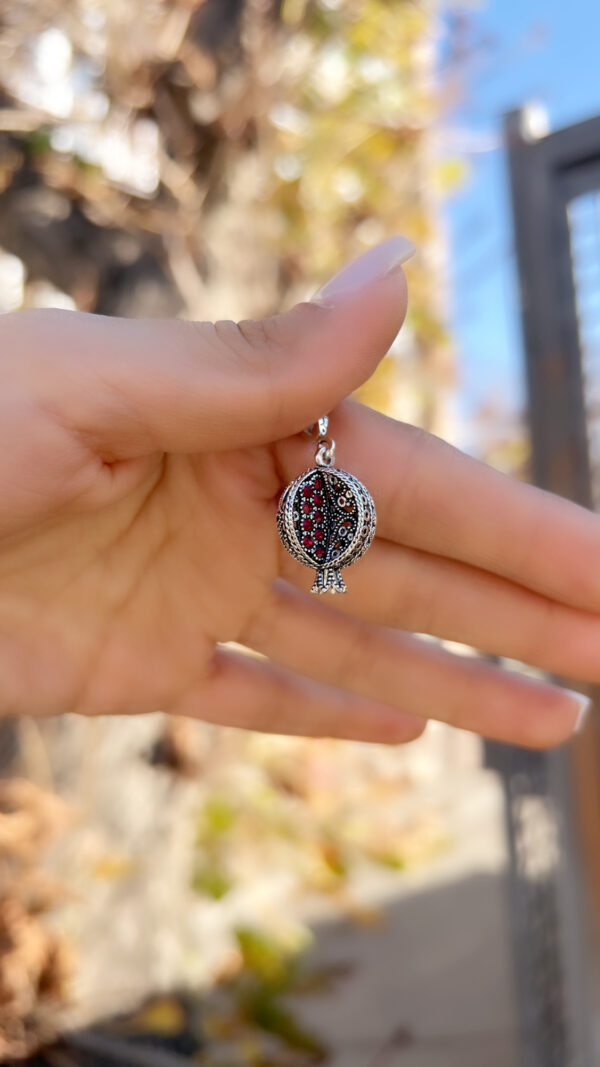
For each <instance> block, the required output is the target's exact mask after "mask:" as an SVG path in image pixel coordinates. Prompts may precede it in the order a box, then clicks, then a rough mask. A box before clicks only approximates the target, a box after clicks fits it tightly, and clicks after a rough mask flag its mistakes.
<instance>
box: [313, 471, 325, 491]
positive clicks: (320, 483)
mask: <svg viewBox="0 0 600 1067" xmlns="http://www.w3.org/2000/svg"><path fill="white" fill-rule="evenodd" d="M313 485H314V487H315V489H322V488H323V479H322V478H321V475H320V474H317V477H316V478H315V480H314V482H313Z"/></svg>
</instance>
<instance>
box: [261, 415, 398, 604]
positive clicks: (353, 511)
mask: <svg viewBox="0 0 600 1067" xmlns="http://www.w3.org/2000/svg"><path fill="white" fill-rule="evenodd" d="M328 423H329V420H328V418H327V416H325V417H324V418H322V419H319V423H318V430H319V436H318V440H317V451H316V455H315V463H316V466H315V467H311V468H310V469H309V470H307V471H305V472H304V474H301V475H300V476H299V477H298V478H296V479H295V481H293V482H290V484H289V485H288V486H287V488H286V489H285V490H284V492H283V495H282V497H281V500H280V501H279V509H278V511H277V529H278V530H279V536H280V538H281V541H282V544H283V546H284V548H285V549H287V551H288V552H289V553H290V555H291V556H293V557H294V559H297V560H298V561H299V562H300V563H303V564H304V565H305V567H313V568H314V570H315V571H316V576H315V580H314V583H313V587H312V589H311V593H345V592H346V584H345V582H344V580H343V578H342V575H341V570H342V568H343V567H349V566H350V565H351V564H352V563H356V560H357V559H360V558H361V556H364V554H365V552H366V551H367V549H368V548H369V545H370V544H371V542H372V541H373V538H374V537H375V527H376V525H377V515H376V513H375V504H374V503H373V498H372V497H371V494H370V493H369V491H368V489H366V488H365V486H364V485H363V484H362V482H359V480H358V478H355V477H354V475H353V474H349V473H348V471H343V470H339V468H337V467H334V466H333V460H334V456H335V441H333V440H331V438H329V437H327V436H326V434H327V427H328ZM312 430H313V428H312V427H311V428H310V430H308V431H307V433H312Z"/></svg>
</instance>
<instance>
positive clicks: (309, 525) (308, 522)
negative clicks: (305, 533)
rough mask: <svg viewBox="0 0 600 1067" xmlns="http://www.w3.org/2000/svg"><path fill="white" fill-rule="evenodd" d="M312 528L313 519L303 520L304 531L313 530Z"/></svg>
mask: <svg viewBox="0 0 600 1067" xmlns="http://www.w3.org/2000/svg"><path fill="white" fill-rule="evenodd" d="M312 528H313V524H312V519H302V529H303V530H312Z"/></svg>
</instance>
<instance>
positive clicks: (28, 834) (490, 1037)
mask: <svg viewBox="0 0 600 1067" xmlns="http://www.w3.org/2000/svg"><path fill="white" fill-rule="evenodd" d="M599 31H600V10H599V9H598V8H597V5H596V4H595V3H594V2H593V0H574V2H572V3H571V4H569V5H564V4H562V3H559V2H558V0H530V2H529V3H527V4H523V3H519V2H518V0H481V2H480V3H479V2H466V0H465V2H463V3H450V2H448V3H445V2H443V0H38V2H28V0H12V2H11V0H4V3H3V4H2V5H1V6H0V310H1V311H2V312H9V311H11V310H14V309H16V308H20V307H60V308H78V309H80V310H85V311H94V312H99V313H102V314H106V315H128V316H156V315H158V316H185V317H194V318H200V319H215V318H219V317H224V318H243V317H257V316H262V315H265V314H269V313H271V312H273V311H276V310H278V309H280V308H281V307H285V306H289V305H291V304H292V303H293V302H294V301H296V300H298V299H303V298H305V297H307V296H309V295H310V293H311V292H313V291H315V290H316V289H317V288H318V287H319V285H320V284H321V283H322V282H323V281H324V280H325V279H326V278H327V277H329V276H330V275H331V274H332V273H334V272H335V271H336V270H337V269H339V267H340V266H341V265H343V263H345V262H347V261H348V260H349V259H351V258H353V257H354V256H356V255H358V254H360V252H362V251H364V250H365V249H366V248H368V247H369V246H371V245H373V244H376V243H377V242H378V241H380V240H382V239H384V238H386V237H388V236H390V235H392V234H394V233H403V234H406V235H407V236H408V237H410V238H411V239H412V240H413V241H414V243H415V244H416V246H417V248H418V255H417V256H416V258H415V259H414V260H413V261H412V262H411V263H410V264H409V265H408V270H407V274H408V278H409V288H410V311H409V317H408V320H407V324H406V326H405V327H404V329H403V331H402V334H401V336H400V337H399V338H398V339H397V341H396V343H395V344H394V346H393V347H392V350H391V352H390V354H389V356H388V357H387V359H386V360H384V362H383V363H382V364H381V366H380V368H379V370H378V371H377V373H376V375H375V376H374V378H373V379H372V380H371V381H370V382H369V383H368V384H367V385H366V386H365V387H364V389H363V390H362V393H361V397H362V399H363V400H364V401H365V402H366V403H369V404H371V405H373V406H375V407H378V408H381V409H383V410H385V411H388V412H390V413H391V414H393V415H394V416H395V417H397V418H401V419H405V420H408V421H411V422H415V423H418V424H420V425H422V426H424V427H426V428H427V429H429V430H432V431H433V432H435V433H438V434H440V435H442V436H444V437H446V438H448V439H450V440H452V441H454V442H455V443H457V444H458V445H459V446H460V447H462V448H465V449H467V450H469V451H471V452H473V453H475V454H477V455H479V456H481V457H482V458H484V459H486V460H487V461H488V462H491V463H493V464H494V465H496V466H498V467H500V468H501V469H503V470H506V471H510V472H511V473H513V474H515V475H516V476H518V477H523V478H531V479H532V480H535V481H536V482H538V483H539V484H542V485H546V486H547V487H549V488H552V489H555V490H556V491H559V492H562V493H564V494H565V495H568V496H571V497H572V498H573V499H577V500H579V501H580V502H581V503H584V504H590V505H591V504H593V502H594V501H595V500H596V499H597V493H596V492H595V485H594V461H595V457H596V445H595V441H596V437H597V436H598V435H595V419H596V417H597V399H598V391H597V370H598V357H599V356H600V227H599V221H600V212H599V211H598V203H599V201H598V197H597V188H598V187H599V186H600V120H598V119H595V118H594V116H595V115H596V114H597V113H600V79H599V78H598V56H597V41H598V33H599ZM531 101H537V104H536V105H535V106H531ZM526 105H527V106H526ZM517 109H522V110H520V111H519V110H517ZM583 120H587V121H583ZM558 127H563V128H564V129H560V130H559V132H557V133H552V134H550V133H549V131H550V128H552V129H556V128H558ZM459 651H462V652H464V654H465V655H469V654H472V653H470V652H469V650H468V649H461V650H459ZM431 711H432V714H433V715H435V709H431ZM598 746H599V739H598V738H597V736H596V733H595V727H594V725H593V724H592V726H591V727H590V729H589V730H588V732H587V733H585V734H584V735H583V737H582V738H580V739H578V742H577V745H576V746H573V747H572V748H571V749H569V750H568V751H566V750H565V751H562V752H561V753H558V754H554V755H551V756H546V755H540V754H532V753H520V752H518V751H515V750H511V749H509V748H501V747H499V746H485V745H484V743H483V742H481V741H480V740H479V739H477V738H475V737H473V736H471V735H466V734H460V733H457V732H452V731H450V730H449V729H447V728H445V727H443V726H441V725H439V724H436V723H432V724H431V725H430V727H429V728H428V730H427V732H426V734H425V735H424V737H423V738H422V739H420V740H419V741H418V742H416V743H414V744H412V745H410V746H407V747H405V748H403V749H398V750H396V749H392V750H390V749H385V748H383V747H378V746H366V745H359V744H350V743H340V742H326V741H319V742H316V741H310V742H309V741H303V740H300V739H291V738H286V739H284V738H276V737H264V736H260V735H254V736H251V735H245V734H243V733H240V732H237V731H233V730H225V729H217V728H215V727H212V726H205V725H203V724H199V723H192V722H189V721H185V720H173V719H171V720H168V721H167V720H166V719H165V718H164V717H163V716H162V715H161V714H160V713H159V712H157V714H155V715H151V716H145V717H139V718H136V719H122V720H102V719H96V720H94V721H82V720H80V719H78V718H76V717H73V716H65V717H63V718H62V719H60V720H57V721H55V722H39V721H36V720H35V719H31V720H23V721H19V722H5V723H2V725H1V726H0V1061H1V1062H15V1063H16V1062H21V1061H23V1060H24V1059H25V1058H26V1057H30V1059H28V1061H27V1062H28V1063H30V1064H31V1065H32V1067H33V1065H37V1067H81V1065H86V1067H106V1065H110V1064H116V1065H117V1067H119V1065H120V1067H138V1065H141V1067H184V1065H185V1064H186V1063H187V1064H189V1063H192V1062H194V1063H198V1064H201V1065H203V1067H242V1065H248V1067H309V1065H312V1064H319V1063H324V1064H328V1065H332V1067H396V1065H398V1067H442V1065H443V1067H454V1065H456V1067H458V1065H460V1067H471V1065H473V1067H475V1065H478V1067H479V1065H481V1064H482V1063H485V1065H486V1067H518V1065H526V1067H591V1065H592V1064H594V1063H598V1062H600V1059H598V1058H597V1057H598V1055H599V1053H598V1051H597V1047H596V1038H597V1034H596V1030H597V1018H596V1016H597V1015H598V1005H597V997H596V988H597V983H596V976H595V975H596V953H595V947H594V946H595V929H596V916H597V913H598V901H599V900H600V890H599V884H600V877H599V874H598V861H597V859H596V858H595V853H596V851H597V849H596V843H597V841H598V840H599V837H598V834H599V832H600V817H599V815H598V811H599V809H600V799H599V798H600V786H599V784H598V771H597V767H596V763H597V752H598V751H600V748H599V747H598ZM598 1018H600V1015H598Z"/></svg>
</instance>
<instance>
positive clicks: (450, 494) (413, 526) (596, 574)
mask: <svg viewBox="0 0 600 1067" xmlns="http://www.w3.org/2000/svg"><path fill="white" fill-rule="evenodd" d="M331 432H332V435H333V437H334V438H335V440H336V459H335V463H336V466H339V467H342V468H344V469H347V470H349V471H351V472H352V473H353V474H355V475H356V476H357V477H358V478H360V479H361V481H363V482H364V483H365V485H366V486H367V488H368V489H369V490H370V492H371V494H372V495H373V497H374V500H375V504H376V508H377V517H378V522H377V532H378V534H380V535H381V536H383V537H385V538H387V539H388V540H391V541H397V542H399V543H400V544H403V545H407V546H409V547H411V548H419V549H422V550H424V551H427V552H430V553H433V554H435V555H439V556H444V557H447V558H449V559H455V560H460V561H462V562H464V563H469V564H471V565H472V566H475V567H479V568H481V569H483V570H486V571H490V572H492V573H494V574H498V575H501V576H503V577H505V578H509V579H510V580H511V581H513V582H516V583H518V584H519V585H522V586H524V587H525V588H529V589H532V590H535V591H536V592H538V593H543V594H544V595H545V596H547V597H550V598H551V599H553V600H556V601H559V602H562V603H565V604H571V605H573V606H574V607H579V608H584V609H586V610H588V611H600V518H598V517H597V516H596V515H594V514H593V513H592V512H590V511H587V510H586V509H585V508H582V507H579V506H578V505H576V504H572V503H571V502H569V501H567V500H564V499H563V498H561V497H557V496H554V495H553V494H552V493H547V492H545V491H543V490H541V489H537V488H535V487H533V486H529V485H526V484H525V483H524V482H520V481H517V480H516V479H514V478H510V477H508V476H507V475H505V474H502V473H500V472H499V471H496V470H494V469H493V468H491V467H488V466H487V465H486V464H484V463H481V462H480V461H478V460H476V459H473V458H472V457H471V456H466V455H464V454H463V453H461V452H459V451H458V450H457V449H456V448H453V447H452V446H451V445H448V444H447V443H446V442H445V441H442V440H440V439H439V438H437V437H435V436H433V435H432V434H428V433H426V432H425V431H423V430H421V429H419V428H416V427H413V426H409V425H407V424H405V423H400V422H397V421H396V420H394V419H390V418H388V417H386V416H385V415H382V414H380V413H379V412H376V411H373V410H372V409H370V408H366V407H364V406H363V405H361V404H357V403H356V402H354V401H345V402H344V403H343V404H341V405H340V406H339V407H338V408H336V410H335V412H334V413H333V415H332V417H331ZM279 453H280V460H281V464H282V468H283V471H284V473H285V475H286V476H288V475H289V477H292V476H293V475H294V476H295V475H296V474H297V473H298V469H299V467H300V466H301V464H302V463H303V462H304V464H305V465H306V459H307V457H306V439H305V441H304V442H302V441H300V440H299V439H298V438H293V439H290V440H288V441H286V442H282V443H281V445H280V446H279ZM301 457H302V458H301Z"/></svg>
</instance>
